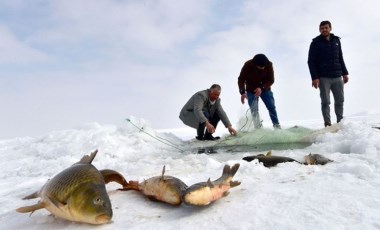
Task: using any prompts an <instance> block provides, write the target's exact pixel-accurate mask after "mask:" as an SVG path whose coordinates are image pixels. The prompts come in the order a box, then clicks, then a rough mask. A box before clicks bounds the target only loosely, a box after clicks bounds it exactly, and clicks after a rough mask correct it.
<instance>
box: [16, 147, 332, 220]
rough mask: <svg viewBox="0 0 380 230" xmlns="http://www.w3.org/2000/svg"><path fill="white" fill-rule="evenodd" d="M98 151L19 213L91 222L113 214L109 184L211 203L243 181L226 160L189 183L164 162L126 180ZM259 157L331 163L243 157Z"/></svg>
mask: <svg viewBox="0 0 380 230" xmlns="http://www.w3.org/2000/svg"><path fill="white" fill-rule="evenodd" d="M97 152H98V151H97V150H95V151H94V152H92V153H91V154H90V155H86V156H84V157H82V159H81V160H80V161H79V162H77V163H75V164H73V165H72V166H71V167H69V168H67V169H65V170H63V171H62V172H60V173H58V174H57V175H56V176H54V177H53V178H52V179H50V180H49V181H47V182H46V184H45V185H44V186H42V188H41V189H40V190H39V191H37V192H35V193H32V194H30V195H28V196H26V197H25V198H24V199H34V198H40V200H39V201H38V203H37V204H34V205H30V206H24V207H20V208H18V209H16V211H17V212H20V213H28V212H30V213H33V212H34V211H36V210H39V209H43V208H45V209H47V210H48V211H49V212H50V213H51V214H53V215H54V216H57V217H60V218H62V219H66V220H70V221H76V222H82V223H89V224H96V225H99V224H104V223H108V222H110V220H111V219H112V205H111V201H110V199H109V197H108V194H107V190H106V187H105V185H106V184H107V183H109V182H116V183H118V184H120V185H121V186H122V188H120V189H119V190H122V191H127V190H137V191H139V192H141V193H142V194H143V195H145V196H146V197H148V198H149V199H150V200H153V201H159V202H164V203H167V204H170V205H175V206H178V205H181V203H184V204H185V205H190V206H207V205H209V204H211V203H212V202H214V201H216V200H218V199H220V198H222V197H224V196H226V195H228V192H229V189H230V188H233V187H236V186H238V185H240V182H239V181H233V180H232V178H233V177H234V176H235V174H236V172H237V171H238V169H239V167H240V164H235V165H233V166H232V167H231V166H229V165H225V166H224V168H223V173H222V175H221V177H220V178H218V179H216V180H214V181H211V180H210V178H209V179H208V180H207V181H206V182H200V183H196V184H193V185H191V186H187V185H186V184H185V183H184V182H183V181H182V180H180V179H178V178H176V177H173V176H167V175H165V166H164V167H163V169H162V173H161V175H160V176H156V177H151V178H149V179H146V180H144V181H142V182H139V181H133V180H131V181H128V182H127V181H126V180H125V178H124V176H123V175H122V174H120V173H119V172H117V171H115V170H112V169H104V170H98V169H96V167H95V166H93V165H92V164H91V163H92V161H93V160H94V158H95V156H96V154H97ZM255 159H257V160H258V161H259V162H261V163H263V165H264V166H266V167H272V166H275V165H277V164H278V163H284V162H297V163H300V164H308V165H310V164H312V165H313V164H322V165H323V164H326V163H328V162H332V160H330V159H327V158H325V157H323V156H322V155H319V154H309V155H306V156H305V157H304V160H305V162H304V163H301V162H298V161H296V160H294V159H292V158H289V157H283V156H273V155H272V152H271V151H269V152H268V153H267V154H266V155H264V154H259V155H255V156H248V157H244V158H243V160H246V161H253V160H255Z"/></svg>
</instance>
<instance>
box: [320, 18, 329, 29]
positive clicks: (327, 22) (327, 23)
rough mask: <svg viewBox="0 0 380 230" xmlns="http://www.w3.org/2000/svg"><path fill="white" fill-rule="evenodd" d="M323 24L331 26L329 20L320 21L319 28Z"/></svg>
mask: <svg viewBox="0 0 380 230" xmlns="http://www.w3.org/2000/svg"><path fill="white" fill-rule="evenodd" d="M324 25H329V26H330V28H331V22H330V21H327V20H326V21H321V23H320V24H319V28H321V26H324Z"/></svg>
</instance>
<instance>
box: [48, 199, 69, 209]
mask: <svg viewBox="0 0 380 230" xmlns="http://www.w3.org/2000/svg"><path fill="white" fill-rule="evenodd" d="M47 198H48V200H49V201H50V203H52V204H53V205H54V206H56V207H57V208H58V209H61V208H62V207H64V206H65V205H66V203H62V202H60V201H59V200H57V199H56V198H54V197H52V196H48V197H47Z"/></svg>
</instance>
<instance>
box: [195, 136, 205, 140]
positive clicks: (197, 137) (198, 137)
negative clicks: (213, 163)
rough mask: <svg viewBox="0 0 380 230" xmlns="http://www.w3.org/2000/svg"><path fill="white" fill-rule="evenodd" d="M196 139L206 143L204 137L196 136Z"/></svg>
mask: <svg viewBox="0 0 380 230" xmlns="http://www.w3.org/2000/svg"><path fill="white" fill-rule="evenodd" d="M195 138H196V139H197V140H198V141H204V140H205V138H204V137H202V136H196V137H195Z"/></svg>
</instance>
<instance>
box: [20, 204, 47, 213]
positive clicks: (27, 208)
mask: <svg viewBox="0 0 380 230" xmlns="http://www.w3.org/2000/svg"><path fill="white" fill-rule="evenodd" d="M42 208H45V203H44V202H38V203H37V204H34V205H30V206H24V207H20V208H18V209H16V211H17V212H20V213H27V212H31V213H30V215H32V213H33V212H34V211H36V210H38V209H42Z"/></svg>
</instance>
